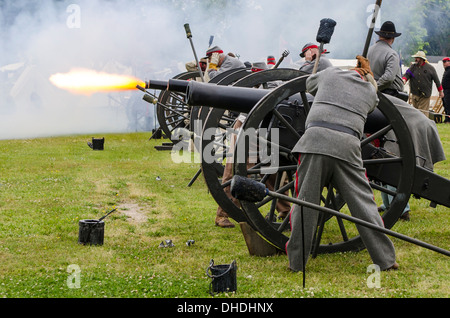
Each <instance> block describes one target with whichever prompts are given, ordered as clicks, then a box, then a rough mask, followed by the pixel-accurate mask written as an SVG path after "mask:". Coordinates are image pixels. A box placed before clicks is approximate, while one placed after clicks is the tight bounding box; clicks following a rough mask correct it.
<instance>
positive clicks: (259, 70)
mask: <svg viewBox="0 0 450 318" xmlns="http://www.w3.org/2000/svg"><path fill="white" fill-rule="evenodd" d="M261 71H264V69H262V68H255V67H252V72H253V73H256V72H261Z"/></svg>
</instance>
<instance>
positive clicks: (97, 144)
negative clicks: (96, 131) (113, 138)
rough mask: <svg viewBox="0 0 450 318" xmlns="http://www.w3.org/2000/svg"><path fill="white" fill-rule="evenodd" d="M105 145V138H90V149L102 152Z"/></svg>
mask: <svg viewBox="0 0 450 318" xmlns="http://www.w3.org/2000/svg"><path fill="white" fill-rule="evenodd" d="M104 145H105V138H94V137H92V149H94V150H103V149H104Z"/></svg>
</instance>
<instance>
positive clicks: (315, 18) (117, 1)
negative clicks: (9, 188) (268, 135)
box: [0, 0, 374, 139]
mask: <svg viewBox="0 0 450 318" xmlns="http://www.w3.org/2000/svg"><path fill="white" fill-rule="evenodd" d="M373 3H374V1H373V0H349V1H336V0H326V1H316V2H315V3H311V1H305V0H297V1H292V0H289V1H287V0H279V1H273V0H272V1H268V0H263V1H256V0H241V1H216V3H215V5H211V6H210V7H209V9H208V10H205V8H206V7H207V6H206V5H205V1H200V0H186V1H163V0H160V1H157V0H154V1H149V0H146V1H144V0H134V1H130V0H69V1H56V0H55V1H50V0H45V1H33V0H18V1H14V2H13V1H1V0H0V36H1V37H2V39H4V44H3V45H2V46H1V47H0V80H1V82H0V97H1V105H0V139H9V138H30V137H40V136H55V135H63V134H79V133H102V132H126V131H133V130H135V129H139V127H137V126H135V125H134V124H133V119H132V117H133V116H136V113H135V112H132V111H131V110H132V109H135V108H137V111H138V113H137V116H140V115H139V114H142V113H149V112H150V113H152V112H153V109H154V108H153V107H154V106H151V105H150V104H147V103H146V102H144V101H142V99H141V97H142V93H141V92H127V93H123V92H122V93H114V94H95V95H93V96H91V97H86V96H77V95H73V94H71V93H68V92H65V91H61V90H59V89H57V88H56V87H53V86H52V85H51V84H50V82H49V81H48V79H49V77H50V76H51V75H52V74H54V73H61V72H63V73H64V72H67V71H69V70H70V69H72V68H80V67H83V68H89V69H93V70H97V71H106V72H111V73H122V74H129V75H134V76H137V77H139V78H141V79H142V80H148V79H150V78H152V79H164V80H165V79H169V78H171V77H173V76H175V75H177V74H179V73H182V72H184V71H185V68H184V64H185V63H186V62H188V61H192V60H193V59H194V55H193V53H192V49H191V46H190V43H189V40H188V39H187V38H186V34H185V30H184V27H183V25H184V24H185V23H189V25H190V27H191V30H192V34H193V38H192V40H193V43H194V46H195V49H196V52H197V56H198V57H202V56H204V54H205V51H206V49H207V48H208V42H209V39H210V36H211V35H212V36H214V45H219V46H220V47H222V49H223V50H224V51H225V52H233V53H236V54H238V55H239V56H240V59H241V60H243V61H250V62H255V61H263V60H265V59H266V57H267V56H268V55H274V56H275V57H276V58H278V57H279V56H280V55H281V52H283V51H284V50H285V49H288V50H289V51H290V52H291V54H290V56H289V57H288V58H287V59H286V60H285V62H283V64H282V67H283V66H284V67H290V66H291V64H289V63H290V62H296V61H298V60H299V59H300V57H299V56H298V54H299V52H300V50H301V47H302V46H303V45H304V44H305V43H306V42H314V41H315V37H316V34H317V30H318V28H319V23H320V20H321V19H322V18H332V19H334V20H336V21H337V26H336V28H335V32H334V35H333V37H332V40H331V43H330V44H327V45H326V47H325V48H326V49H327V50H328V51H330V52H331V53H330V55H329V57H330V58H346V59H347V58H348V59H352V58H354V57H355V56H356V55H357V54H360V53H361V52H362V50H363V46H364V41H365V38H366V36H367V31H368V26H367V19H368V18H369V16H370V15H371V13H370V12H366V10H367V7H368V6H369V5H371V4H372V5H373ZM130 105H134V106H130ZM133 107H134V108H133ZM151 124H152V125H154V124H155V123H154V119H152V123H151ZM152 127H153V126H152Z"/></svg>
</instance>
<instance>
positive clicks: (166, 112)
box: [146, 69, 250, 138]
mask: <svg viewBox="0 0 450 318" xmlns="http://www.w3.org/2000/svg"><path fill="white" fill-rule="evenodd" d="M249 72H250V70H249V69H233V70H230V71H228V72H224V73H222V74H220V75H218V76H217V77H215V78H214V79H213V80H211V81H210V83H214V84H217V85H229V84H230V83H231V82H232V81H234V80H236V79H238V78H240V77H243V76H245V75H247V74H248V73H249ZM199 77H200V74H199V72H196V71H190V72H183V73H180V74H178V75H176V76H174V77H173V78H172V79H173V80H184V81H197V79H198V78H199ZM152 82H154V85H153V86H152V87H147V89H151V90H155V91H159V94H157V93H151V92H148V91H147V92H146V93H147V94H149V95H150V96H151V97H152V99H151V102H153V103H155V104H156V115H157V118H158V123H159V126H160V129H161V130H162V132H163V133H164V134H165V135H166V136H168V137H169V138H171V137H172V134H173V132H174V130H175V129H177V128H186V129H188V130H190V131H193V123H194V121H195V120H196V119H198V117H199V116H200V114H201V107H192V106H191V105H188V104H187V103H186V98H185V92H184V91H173V90H166V89H165V87H161V86H159V85H156V82H159V83H160V84H161V83H162V82H163V81H152Z"/></svg>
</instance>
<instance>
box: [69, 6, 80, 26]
mask: <svg viewBox="0 0 450 318" xmlns="http://www.w3.org/2000/svg"><path fill="white" fill-rule="evenodd" d="M66 12H67V13H68V14H69V15H68V17H67V20H66V25H67V27H68V28H69V29H80V28H81V7H80V6H79V5H78V4H70V5H68V6H67V9H66Z"/></svg>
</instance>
